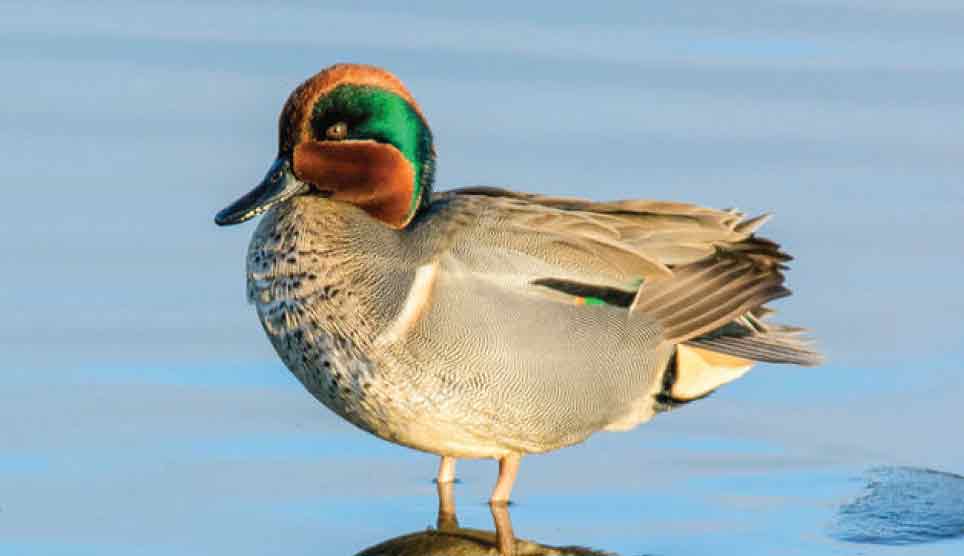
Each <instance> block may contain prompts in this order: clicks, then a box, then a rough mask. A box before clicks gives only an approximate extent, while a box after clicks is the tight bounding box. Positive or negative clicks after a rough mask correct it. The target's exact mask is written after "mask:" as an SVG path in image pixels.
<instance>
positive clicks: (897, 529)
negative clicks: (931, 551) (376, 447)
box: [830, 467, 964, 545]
mask: <svg viewBox="0 0 964 556" xmlns="http://www.w3.org/2000/svg"><path fill="white" fill-rule="evenodd" d="M865 478H866V480H867V485H866V486H865V487H864V490H863V491H862V492H861V493H860V494H859V495H858V496H857V497H856V498H855V499H854V500H852V501H850V502H847V503H846V504H844V505H842V506H841V507H840V509H839V511H838V513H837V520H836V522H835V523H834V524H833V526H832V527H831V532H830V534H831V535H832V536H834V537H836V538H838V539H840V540H843V541H849V542H855V543H865V544H881V545H907V544H920V543H928V542H934V541H939V540H944V539H951V538H955V537H962V536H964V477H961V476H959V475H954V474H951V473H944V472H941V471H934V470H930V469H918V468H913V467H878V468H874V469H871V470H870V471H868V472H867V475H866V477H865Z"/></svg>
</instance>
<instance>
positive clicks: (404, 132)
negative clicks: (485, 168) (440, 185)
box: [311, 84, 435, 217]
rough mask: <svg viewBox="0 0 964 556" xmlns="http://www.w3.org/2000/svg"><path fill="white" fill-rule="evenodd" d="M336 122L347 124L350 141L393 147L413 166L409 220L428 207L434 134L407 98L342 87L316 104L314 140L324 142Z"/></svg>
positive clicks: (367, 88) (313, 128) (358, 87)
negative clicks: (329, 128) (366, 140)
mask: <svg viewBox="0 0 964 556" xmlns="http://www.w3.org/2000/svg"><path fill="white" fill-rule="evenodd" d="M337 122H345V123H346V124H348V137H347V139H359V140H361V139H371V140H374V141H378V142H380V143H386V144H390V145H392V146H394V147H395V148H396V149H398V150H399V151H400V152H401V153H402V155H403V156H404V157H405V158H406V159H407V160H408V161H409V162H410V163H411V164H412V167H413V168H414V170H415V172H414V173H415V183H414V187H413V189H412V201H411V208H410V211H409V217H411V216H412V215H413V214H414V213H415V212H416V211H417V210H418V208H419V206H420V205H422V204H427V203H428V201H429V200H430V197H431V187H432V180H433V178H434V176H433V174H434V170H435V161H434V158H433V155H432V132H431V131H430V130H429V129H428V126H427V125H426V124H425V122H424V121H423V120H422V118H421V117H420V116H419V115H418V112H416V111H415V109H414V108H413V107H412V106H411V105H410V104H409V103H408V102H407V101H406V100H405V99H404V98H402V97H400V96H398V95H397V94H395V93H393V92H391V91H387V90H385V89H379V88H376V87H369V86H364V85H351V84H346V85H339V86H338V87H335V88H334V89H332V91H331V92H330V93H328V94H327V95H325V96H323V97H321V98H319V99H318V102H316V103H315V106H314V109H313V111H312V117H311V125H312V131H313V134H314V136H315V137H316V138H319V139H323V138H324V137H325V130H326V129H328V127H329V126H331V125H333V124H335V123H337Z"/></svg>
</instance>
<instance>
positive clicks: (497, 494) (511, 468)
mask: <svg viewBox="0 0 964 556" xmlns="http://www.w3.org/2000/svg"><path fill="white" fill-rule="evenodd" d="M520 461H522V456H521V455H520V454H509V455H507V456H505V457H503V458H501V459H500V460H499V480H498V481H497V482H496V483H495V488H494V489H493V490H492V497H491V498H489V502H490V503H492V504H508V503H509V495H510V494H512V485H514V484H515V476H516V473H518V471H519V462H520Z"/></svg>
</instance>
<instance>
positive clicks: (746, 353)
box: [687, 327, 823, 366]
mask: <svg viewBox="0 0 964 556" xmlns="http://www.w3.org/2000/svg"><path fill="white" fill-rule="evenodd" d="M799 332H800V330H799V329H793V328H790V327H786V328H783V329H781V330H778V331H777V330H773V331H769V332H767V333H765V334H750V335H746V336H716V337H711V336H703V337H700V338H694V339H692V340H689V341H688V342H687V344H688V345H690V346H694V347H698V348H703V349H706V350H710V351H711V352H714V353H719V354H726V355H730V356H734V357H741V358H745V359H751V360H753V361H761V362H765V363H792V364H795V365H806V366H813V365H819V364H820V363H821V362H822V361H823V356H822V355H821V354H820V353H819V352H817V351H816V350H814V349H813V348H812V347H811V346H810V344H809V341H808V340H807V339H806V338H805V337H802V336H801V335H800V334H799Z"/></svg>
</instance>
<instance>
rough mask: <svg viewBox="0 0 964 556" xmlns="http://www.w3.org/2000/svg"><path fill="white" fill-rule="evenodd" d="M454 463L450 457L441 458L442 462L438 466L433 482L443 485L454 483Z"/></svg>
mask: <svg viewBox="0 0 964 556" xmlns="http://www.w3.org/2000/svg"><path fill="white" fill-rule="evenodd" d="M455 461H456V460H455V458H454V457H452V456H442V460H441V461H440V462H439V464H438V475H437V476H436V477H435V482H437V483H438V484H443V483H451V482H454V481H455Z"/></svg>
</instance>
